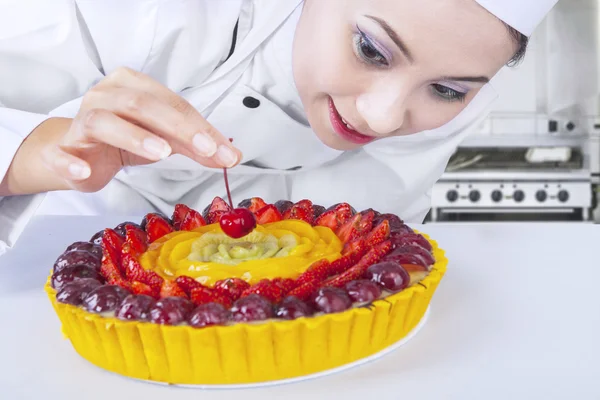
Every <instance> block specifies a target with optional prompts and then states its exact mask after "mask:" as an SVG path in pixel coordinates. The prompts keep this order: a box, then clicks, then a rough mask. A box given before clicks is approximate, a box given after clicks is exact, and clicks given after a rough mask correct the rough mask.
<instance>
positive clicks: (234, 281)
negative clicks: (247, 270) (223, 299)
mask: <svg viewBox="0 0 600 400" xmlns="http://www.w3.org/2000/svg"><path fill="white" fill-rule="evenodd" d="M249 287H250V284H249V283H248V282H246V281H244V280H241V279H240V278H227V279H224V280H221V281H217V283H215V286H214V289H215V290H216V291H217V292H218V293H221V294H222V295H225V296H227V297H229V298H230V299H231V300H233V301H236V300H237V299H239V298H240V297H241V296H242V293H243V292H244V290H246V289H248V288H249Z"/></svg>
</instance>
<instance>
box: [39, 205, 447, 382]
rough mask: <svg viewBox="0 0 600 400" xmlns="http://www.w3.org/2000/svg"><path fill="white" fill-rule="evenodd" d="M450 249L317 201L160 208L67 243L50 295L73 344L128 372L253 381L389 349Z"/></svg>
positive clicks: (422, 302)
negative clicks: (163, 210) (167, 211)
mask: <svg viewBox="0 0 600 400" xmlns="http://www.w3.org/2000/svg"><path fill="white" fill-rule="evenodd" d="M446 264H447V260H446V258H445V256H444V252H443V251H442V250H441V249H439V248H438V247H437V245H436V243H435V242H434V241H433V240H430V239H428V238H427V236H425V235H422V234H419V233H418V232H415V231H414V230H413V229H411V228H410V227H409V226H408V225H406V224H405V223H404V222H403V221H402V220H401V219H400V218H399V217H398V216H396V215H393V214H381V213H379V212H377V211H375V210H372V209H368V210H364V211H361V212H357V211H356V210H355V209H354V208H353V207H352V206H351V205H349V204H347V203H341V204H335V205H332V206H331V207H329V208H325V207H323V206H320V205H317V204H313V203H312V202H311V201H310V200H302V201H299V202H297V203H292V202H290V201H278V202H276V203H274V204H267V203H266V202H265V201H263V200H262V199H260V198H258V197H257V198H252V199H248V200H244V201H242V202H241V203H240V204H239V205H238V208H235V209H234V208H233V207H232V205H231V201H230V203H229V204H228V203H226V202H225V200H223V199H222V198H220V197H217V198H215V199H214V200H213V201H212V203H211V204H210V205H208V207H207V208H206V209H205V210H203V212H202V213H201V212H199V211H197V210H193V209H191V208H189V207H188V206H186V205H184V204H178V205H176V206H175V208H174V212H173V214H172V216H171V217H167V216H165V215H161V214H158V213H151V214H148V215H146V217H145V218H144V219H143V221H141V223H139V224H138V223H134V222H124V223H122V224H120V225H118V226H116V227H114V228H107V229H104V230H103V231H101V232H98V233H96V234H95V235H94V236H93V237H92V238H91V239H90V240H89V241H81V242H76V243H73V244H71V245H70V246H68V247H67V248H66V250H65V251H64V253H63V254H62V255H60V257H58V259H57V260H56V262H55V264H54V267H53V270H52V273H51V276H50V277H49V279H48V282H47V284H46V287H45V289H46V292H47V294H48V297H49V299H50V301H51V302H52V304H53V306H54V309H55V311H56V313H57V314H58V317H59V318H60V321H61V323H62V327H63V332H64V334H65V335H66V337H67V338H69V339H70V341H71V343H72V345H73V347H74V349H75V350H76V351H77V352H78V353H79V354H80V355H81V356H82V357H84V358H85V359H87V360H89V361H90V362H91V363H93V364H95V365H97V366H99V367H101V368H104V369H106V370H109V371H113V372H115V373H118V374H121V375H125V376H128V377H132V378H137V379H142V380H150V381H158V382H164V383H170V384H191V385H226V384H251V383H260V382H267V381H277V380H284V379H290V378H298V377H302V376H306V375H311V374H315V373H318V372H322V371H325V370H328V369H332V368H336V367H340V366H343V365H346V364H349V363H352V362H356V361H359V360H361V359H363V358H366V357H369V356H372V355H373V354H375V353H377V352H380V351H381V350H384V349H385V348H387V347H389V346H391V345H393V344H394V343H396V342H398V341H400V340H401V339H403V338H405V337H406V336H407V335H408V334H409V333H410V332H411V330H413V328H415V326H416V325H417V324H418V323H419V322H420V320H421V319H422V317H423V315H424V314H425V312H426V310H427V308H428V306H429V302H430V300H431V298H432V296H433V294H434V292H435V290H436V288H437V286H438V284H439V282H440V280H441V279H442V277H443V275H444V273H445V270H446Z"/></svg>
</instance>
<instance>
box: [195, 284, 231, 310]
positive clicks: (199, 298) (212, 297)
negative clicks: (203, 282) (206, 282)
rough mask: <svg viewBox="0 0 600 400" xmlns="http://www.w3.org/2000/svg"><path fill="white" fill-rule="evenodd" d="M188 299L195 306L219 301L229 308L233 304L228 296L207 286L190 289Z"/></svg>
mask: <svg viewBox="0 0 600 400" xmlns="http://www.w3.org/2000/svg"><path fill="white" fill-rule="evenodd" d="M190 299H191V300H192V302H193V303H194V304H195V305H197V306H199V305H201V304H208V303H219V304H221V305H223V306H225V307H226V308H229V307H231V305H232V304H233V301H232V300H231V299H230V298H229V297H227V296H225V295H224V294H222V293H219V292H217V291H216V290H213V289H210V288H207V287H201V288H195V289H192V291H191V293H190Z"/></svg>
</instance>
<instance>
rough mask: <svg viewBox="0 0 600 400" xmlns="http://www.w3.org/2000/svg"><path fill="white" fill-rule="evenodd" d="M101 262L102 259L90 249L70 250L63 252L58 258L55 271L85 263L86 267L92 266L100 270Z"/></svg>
mask: <svg viewBox="0 0 600 400" xmlns="http://www.w3.org/2000/svg"><path fill="white" fill-rule="evenodd" d="M100 263H101V260H100V259H98V258H97V257H96V256H95V255H93V254H92V253H90V252H89V251H80V250H76V251H70V252H68V253H63V254H61V255H60V256H59V257H58V258H57V259H56V262H55V263H54V272H55V273H56V272H60V271H61V270H63V269H65V268H66V267H71V266H74V265H85V266H86V267H90V268H92V269H95V270H96V271H99V270H100Z"/></svg>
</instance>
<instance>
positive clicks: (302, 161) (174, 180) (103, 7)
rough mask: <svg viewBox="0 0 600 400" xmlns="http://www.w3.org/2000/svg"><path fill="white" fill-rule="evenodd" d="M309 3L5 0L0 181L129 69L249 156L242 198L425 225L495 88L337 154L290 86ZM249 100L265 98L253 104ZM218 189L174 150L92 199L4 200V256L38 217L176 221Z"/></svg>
mask: <svg viewBox="0 0 600 400" xmlns="http://www.w3.org/2000/svg"><path fill="white" fill-rule="evenodd" d="M301 9H302V1H301V0H277V1H274V0H219V1H216V0H194V1H189V0H135V1H134V0H127V1H123V0H103V1H97V0H61V1H59V0H54V1H47V0H18V1H17V0H14V1H8V2H3V3H2V5H0V140H1V143H2V145H1V146H0V177H2V176H4V174H5V173H6V171H7V169H8V167H9V165H10V163H11V160H12V159H13V157H14V154H15V153H16V151H17V149H18V148H19V146H20V144H21V142H22V141H23V140H24V139H25V138H26V137H27V135H28V134H29V133H30V132H31V131H32V130H33V129H34V128H35V127H36V126H37V125H38V124H40V123H41V122H43V121H44V120H45V119H47V118H49V117H52V116H62V117H73V116H74V115H75V114H76V113H77V110H78V108H79V104H80V102H81V98H82V96H83V95H84V94H85V92H86V91H87V90H88V89H89V88H90V87H92V86H93V85H94V84H95V83H97V82H98V81H99V80H100V79H102V78H103V77H104V76H105V75H106V74H109V73H110V72H111V71H113V70H114V69H115V68H117V67H119V66H127V67H130V68H133V69H136V70H139V71H142V72H143V73H145V74H148V75H149V76H151V77H152V78H154V79H156V80H158V81H159V82H161V83H162V84H163V85H165V86H167V87H169V88H170V89H171V90H173V91H175V92H177V93H178V94H179V95H181V96H182V97H183V98H185V99H186V100H187V101H189V102H190V103H191V104H192V105H193V106H194V107H195V108H196V109H198V110H199V111H200V112H201V113H202V115H203V116H204V117H205V118H206V119H207V120H208V121H209V122H210V123H211V124H212V125H213V126H215V127H216V128H217V129H219V130H220V131H221V132H222V133H223V134H224V135H225V136H227V137H232V138H233V139H234V143H235V144H236V146H237V147H238V148H239V149H240V150H242V152H243V153H244V159H243V160H242V165H240V166H238V167H235V168H233V169H232V170H231V171H230V173H229V175H230V185H231V188H232V195H233V197H234V201H235V202H239V201H241V200H242V199H245V198H249V197H254V196H259V197H262V198H263V199H265V201H267V202H274V201H277V200H280V199H289V200H292V201H297V200H300V199H303V198H308V199H311V200H313V201H314V202H315V203H318V204H321V205H324V206H329V205H331V204H335V203H337V202H341V201H346V202H349V203H351V204H352V205H353V206H354V207H355V208H357V209H359V210H360V209H365V208H369V207H373V208H375V209H378V210H380V211H382V212H393V213H396V214H398V215H400V216H401V217H402V218H403V219H405V220H406V221H408V222H418V223H420V222H422V220H423V218H424V217H425V215H426V214H427V212H428V210H429V208H430V193H431V188H432V186H433V184H434V183H435V182H436V180H437V179H438V178H439V177H440V176H441V174H442V173H443V171H444V168H445V166H446V164H447V161H448V159H449V157H450V156H451V155H452V153H453V152H454V150H455V148H456V147H457V145H458V144H459V143H460V141H461V140H463V139H464V137H465V136H466V135H467V134H468V133H469V132H470V131H472V130H473V128H474V127H476V125H477V124H478V122H480V121H481V120H482V119H483V118H484V117H485V116H486V114H487V112H488V111H489V108H490V105H491V103H492V101H493V100H494V99H495V98H496V92H495V91H494V89H493V87H492V86H491V84H488V85H486V86H485V87H484V88H483V89H482V90H481V92H480V93H479V94H478V95H477V97H476V98H475V99H474V100H473V101H472V102H471V103H470V104H469V105H468V106H467V108H466V109H465V110H464V111H463V112H462V113H461V114H460V115H459V116H458V117H456V118H455V119H453V120H452V121H450V122H449V123H447V124H446V125H444V126H442V127H441V128H439V129H435V130H431V131H425V132H420V133H417V134H414V135H410V136H404V137H394V138H387V139H383V140H380V141H377V142H374V143H371V144H369V145H367V146H364V147H363V148H362V149H360V150H356V151H352V152H341V151H337V150H333V149H331V148H329V147H327V146H325V145H324V144H322V143H321V142H320V141H319V140H318V138H317V137H316V135H315V134H314V133H313V132H312V130H311V129H310V126H309V125H308V123H307V121H306V117H305V114H304V112H303V108H302V104H301V102H300V98H299V96H298V93H297V90H296V88H295V85H294V80H293V76H292V40H293V36H294V31H295V26H296V23H297V21H298V18H299V16H300V13H301ZM236 24H237V29H235V28H236ZM234 32H235V33H236V37H235V41H234V40H233V39H234V38H233V36H234ZM233 42H235V46H234V47H233V46H232V44H233ZM232 48H233V53H231V50H232ZM247 97H252V98H254V99H257V100H259V102H260V104H259V106H258V107H256V108H249V107H246V106H245V105H244V99H246V98H247ZM246 103H248V102H247V101H246ZM224 195H225V187H224V183H223V178H222V172H221V171H219V170H214V169H209V168H205V167H203V166H201V165H199V164H197V163H195V162H193V161H192V160H190V159H188V158H186V157H183V156H180V155H174V156H171V157H169V158H168V159H166V160H163V161H160V162H158V163H155V164H152V165H149V166H143V167H130V168H125V169H124V170H122V171H121V172H120V173H119V174H118V175H117V176H116V177H115V178H114V179H113V180H112V181H111V182H110V183H109V184H108V185H107V186H106V187H105V188H104V189H102V190H100V191H99V192H97V193H79V192H74V191H63V192H51V193H48V194H38V195H31V196H15V197H5V198H0V254H1V253H2V252H3V249H6V248H7V247H10V246H12V245H13V244H14V243H15V241H16V240H17V238H18V236H19V234H20V233H21V232H22V230H23V228H24V226H25V225H26V223H27V221H29V220H30V219H31V217H32V216H34V215H36V214H38V215H39V214H81V215H102V214H111V215H127V216H131V215H144V214H146V213H148V212H151V211H156V210H157V211H161V212H163V213H165V214H167V215H170V214H171V212H172V209H173V206H174V205H175V204H176V203H178V202H183V203H186V204H188V205H189V206H191V207H194V208H197V209H200V210H201V209H203V208H204V207H205V206H206V205H207V204H209V203H210V201H211V200H212V199H213V198H214V197H215V196H224Z"/></svg>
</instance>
